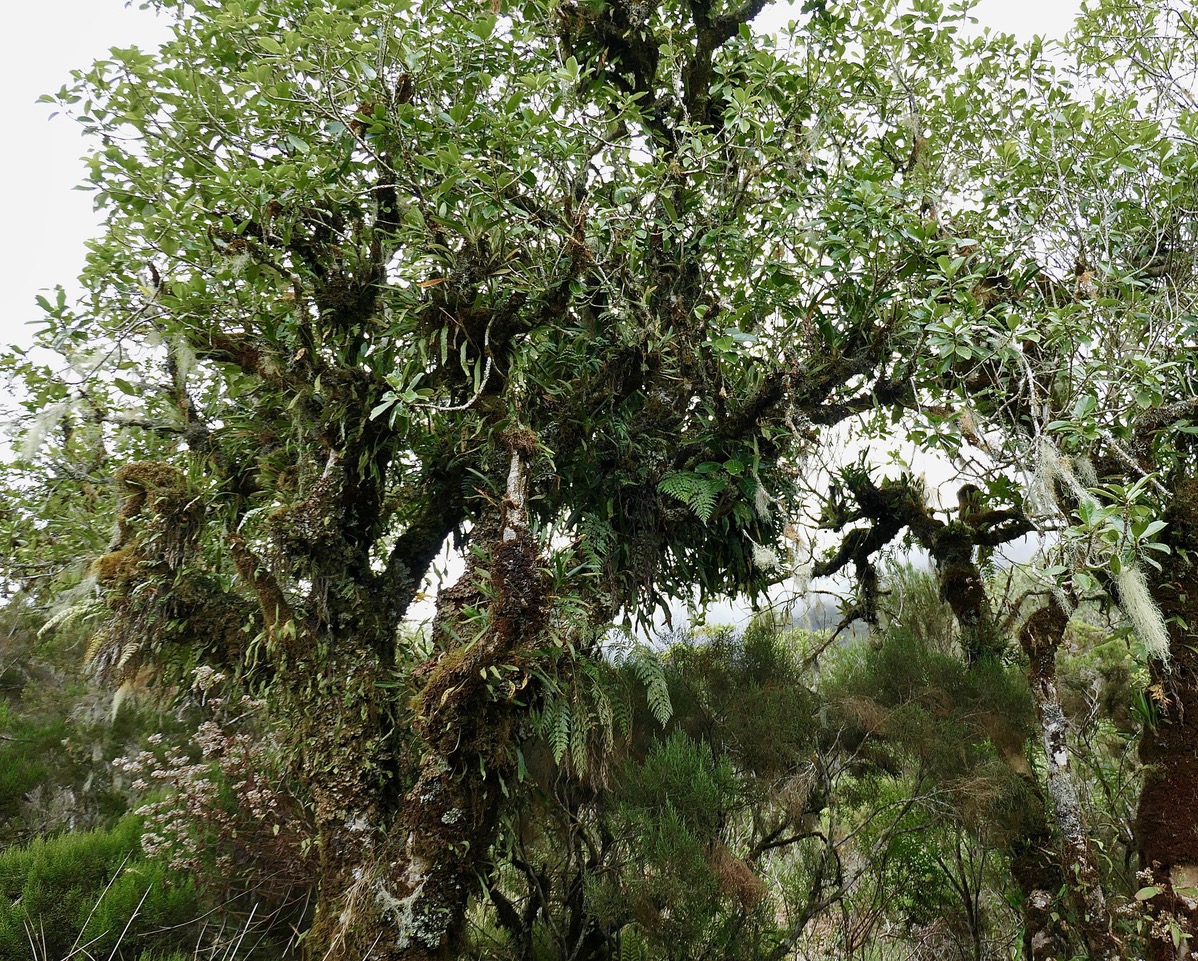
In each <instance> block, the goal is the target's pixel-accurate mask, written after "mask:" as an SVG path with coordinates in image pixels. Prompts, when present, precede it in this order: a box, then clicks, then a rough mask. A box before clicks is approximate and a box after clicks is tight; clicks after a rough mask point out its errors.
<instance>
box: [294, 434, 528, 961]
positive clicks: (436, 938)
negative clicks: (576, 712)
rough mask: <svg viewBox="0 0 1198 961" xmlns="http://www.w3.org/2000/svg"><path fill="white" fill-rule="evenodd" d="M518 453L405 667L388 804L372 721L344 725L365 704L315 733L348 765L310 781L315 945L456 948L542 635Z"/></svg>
mask: <svg viewBox="0 0 1198 961" xmlns="http://www.w3.org/2000/svg"><path fill="white" fill-rule="evenodd" d="M527 453H528V452H527V451H526V450H523V449H522V448H520V447H519V446H518V445H517V447H516V449H515V450H514V451H513V453H512V461H511V471H510V473H509V477H508V485H507V492H506V495H505V497H504V501H503V504H502V508H501V511H500V517H499V519H498V523H494V522H493V523H492V524H490V525H487V527H486V528H485V529H483V530H478V529H476V531H475V536H476V537H477V538H479V540H477V541H476V543H477V544H479V546H480V547H482V548H483V549H484V551H485V553H486V555H487V556H486V564H487V567H488V570H486V571H484V570H482V569H481V567H480V566H479V564H478V563H477V562H475V561H472V562H471V563H470V564H469V565H468V566H467V569H466V571H465V573H464V574H463V575H462V577H461V579H460V580H459V581H458V582H457V583H456V584H455V585H453V586H452V587H451V588H449V589H447V590H445V591H443V592H442V595H441V597H440V599H439V601H438V612H437V618H436V621H435V623H434V628H433V634H434V638H433V639H434V644H435V647H436V650H437V653H436V654H435V655H434V656H433V657H432V658H430V659H429V661H428V662H426V664H425V665H423V666H422V667H421V668H419V669H418V670H417V675H418V678H419V680H420V681H421V682H422V684H421V687H420V689H419V691H418V693H417V694H416V696H415V697H414V698H413V702H412V706H413V709H414V711H415V714H416V719H415V722H414V727H415V730H416V734H417V736H418V739H419V750H420V758H419V761H418V764H417V769H416V772H415V781H414V784H413V785H412V787H411V788H410V789H409V790H408V791H407V793H406V795H405V796H404V797H403V798H402V800H400V801H399V802H398V803H397V804H396V803H395V802H394V801H392V803H391V804H390V805H388V803H387V797H386V794H387V790H386V785H385V783H384V782H382V781H380V780H378V779H376V778H372V775H371V773H370V772H371V769H372V767H373V765H372V763H371V761H370V759H371V758H372V757H377V756H379V755H380V754H381V751H380V750H379V749H378V742H374V741H372V737H374V736H380V737H381V733H380V734H378V735H372V734H369V733H366V732H367V729H368V728H369V726H370V725H369V721H368V720H367V721H365V722H364V723H363V724H362V726H361V731H355V730H354V725H353V723H352V719H353V718H354V717H367V718H368V717H369V713H370V712H369V707H368V705H366V704H350V705H348V709H345V707H342V708H338V707H336V706H333V705H331V704H330V705H329V706H330V709H331V714H330V717H329V718H328V721H329V729H330V731H337V730H340V732H341V733H340V734H339V735H337V734H333V733H330V735H329V736H330V738H333V737H336V738H337V740H335V741H334V742H331V743H329V744H327V745H322V746H321V747H322V749H324V750H328V751H330V752H332V753H333V754H334V755H335V756H337V757H339V758H343V759H344V761H345V763H346V764H348V765H350V766H351V770H350V772H349V773H348V774H347V775H346V776H345V777H343V778H337V777H334V778H333V779H332V780H331V781H330V782H328V783H324V784H321V783H319V782H318V781H316V780H314V782H313V784H312V788H313V791H314V794H315V795H316V797H315V801H316V807H317V815H318V822H319V829H320V844H321V860H320V863H321V877H320V879H319V888H320V893H319V902H318V906H317V917H316V921H315V924H314V926H313V929H312V931H311V933H310V934H309V936H308V939H307V942H306V943H307V948H308V955H309V956H310V957H312V958H314V959H316V958H319V959H322V961H323V959H328V961H337V959H347V961H348V959H353V961H360V959H361V961H431V959H446V958H450V957H453V956H454V954H455V951H456V949H457V946H458V944H459V942H460V938H461V935H462V931H463V928H464V924H465V916H466V908H467V905H468V903H469V900H470V897H471V895H472V894H473V893H474V891H475V889H476V888H477V886H478V884H479V879H480V878H482V877H484V876H485V873H486V867H487V864H488V860H487V859H488V858H489V857H490V853H491V848H492V845H493V844H494V841H495V834H496V830H497V825H498V822H499V815H500V813H501V808H502V804H503V799H504V796H505V786H506V785H507V784H510V783H512V781H513V780H514V778H515V776H516V764H515V751H514V748H515V745H516V743H517V742H518V738H519V736H520V730H521V723H522V721H523V720H524V719H525V718H526V717H527V715H528V704H529V701H530V698H532V699H535V697H536V691H535V690H534V689H533V688H534V686H535V685H534V684H533V683H530V680H529V678H528V676H527V674H526V673H524V671H523V669H522V665H523V664H524V659H525V655H526V654H527V652H528V648H529V647H530V645H533V644H537V643H540V642H541V641H542V640H543V636H542V629H543V627H544V625H545V621H546V617H547V593H546V590H545V584H544V580H543V577H542V573H541V569H540V565H539V552H538V548H537V544H536V541H535V539H534V538H533V537H532V535H531V534H530V532H529V529H528V523H527V515H526V512H525V502H524V499H525V496H526V494H525V490H526V482H525V470H526V460H525V457H526V455H527ZM334 717H337V718H338V719H339V720H344V719H345V718H349V719H350V723H337V724H334V723H332V721H333V720H334ZM334 773H336V772H334Z"/></svg>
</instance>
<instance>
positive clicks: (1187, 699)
mask: <svg viewBox="0 0 1198 961" xmlns="http://www.w3.org/2000/svg"><path fill="white" fill-rule="evenodd" d="M1165 519H1166V520H1167V521H1168V524H1169V526H1168V527H1167V528H1166V529H1165V532H1164V538H1165V541H1166V543H1168V544H1169V546H1170V547H1171V548H1172V553H1171V554H1169V555H1166V556H1165V557H1164V559H1163V567H1162V570H1160V571H1158V572H1155V573H1154V574H1153V575H1152V576H1151V577H1150V578H1149V586H1150V588H1151V591H1152V595H1153V599H1154V600H1155V601H1156V603H1157V604H1158V605H1159V607H1160V610H1161V614H1162V615H1163V616H1164V618H1165V623H1166V625H1167V627H1168V630H1169V641H1170V644H1169V648H1170V650H1169V658H1168V660H1167V661H1160V660H1155V661H1153V662H1152V663H1151V665H1150V670H1151V686H1150V688H1149V691H1148V696H1147V697H1146V699H1145V700H1146V703H1148V704H1150V705H1151V706H1152V711H1153V716H1152V717H1151V718H1149V719H1148V720H1147V721H1146V723H1145V729H1144V735H1143V738H1142V739H1141V741H1140V759H1141V760H1142V761H1143V762H1144V788H1143V790H1142V792H1141V794H1140V804H1139V809H1138V811H1137V813H1136V822H1135V834H1136V843H1137V845H1138V847H1139V854H1140V867H1141V869H1142V871H1143V872H1144V875H1143V878H1144V880H1143V884H1144V886H1145V887H1155V888H1157V889H1159V893H1158V894H1157V895H1156V896H1155V897H1151V898H1149V899H1148V900H1147V901H1146V902H1145V904H1146V907H1147V910H1148V914H1149V918H1150V920H1151V925H1152V928H1151V940H1150V948H1149V958H1150V959H1151V961H1177V959H1184V958H1192V957H1194V956H1195V955H1196V954H1198V569H1196V568H1195V562H1196V560H1198V480H1195V479H1194V478H1185V479H1183V480H1182V481H1181V482H1180V483H1177V484H1176V485H1175V486H1174V489H1173V496H1172V497H1171V498H1170V504H1169V507H1168V509H1167V511H1166V514H1165Z"/></svg>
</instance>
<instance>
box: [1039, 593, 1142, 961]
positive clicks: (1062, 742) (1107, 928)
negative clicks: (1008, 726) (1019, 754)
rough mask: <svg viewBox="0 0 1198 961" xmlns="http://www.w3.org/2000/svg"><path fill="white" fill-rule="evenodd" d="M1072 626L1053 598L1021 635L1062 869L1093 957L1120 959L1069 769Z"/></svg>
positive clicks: (1081, 929) (1104, 896)
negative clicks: (1067, 675)
mask: <svg viewBox="0 0 1198 961" xmlns="http://www.w3.org/2000/svg"><path fill="white" fill-rule="evenodd" d="M1068 624H1069V618H1068V615H1066V613H1065V612H1064V611H1063V610H1062V609H1061V607H1060V605H1058V604H1057V603H1055V602H1053V601H1050V602H1049V603H1048V604H1047V605H1045V606H1044V607H1042V608H1040V609H1039V610H1037V611H1036V612H1035V613H1033V614H1032V615H1031V617H1029V618H1028V620H1027V623H1025V624H1024V626H1023V629H1022V630H1021V631H1020V633H1019V639H1020V642H1021V644H1022V645H1023V650H1024V653H1025V654H1027V658H1028V682H1029V684H1030V686H1031V689H1032V699H1033V700H1034V701H1035V704H1036V718H1037V720H1038V721H1039V723H1040V735H1041V738H1042V740H1043V744H1044V758H1045V768H1046V770H1047V779H1048V795H1049V797H1050V798H1051V799H1052V810H1053V816H1054V819H1055V821H1056V825H1057V831H1058V832H1059V833H1060V836H1061V848H1062V852H1063V867H1064V873H1065V875H1066V877H1067V879H1068V883H1069V890H1070V892H1071V894H1072V896H1073V900H1074V902H1075V908H1076V910H1077V911H1078V912H1079V914H1080V917H1079V919H1078V928H1079V931H1080V934H1081V936H1082V938H1083V939H1084V941H1085V943H1086V947H1087V949H1088V956H1089V957H1091V958H1103V959H1107V958H1109V959H1116V958H1119V957H1122V945H1121V944H1120V943H1119V941H1118V939H1117V938H1116V937H1115V936H1114V934H1113V933H1112V930H1111V915H1110V911H1109V910H1108V908H1107V903H1106V895H1105V893H1104V892H1103V889H1102V881H1101V877H1100V875H1099V872H1098V866H1097V864H1095V862H1094V852H1093V850H1092V849H1091V847H1090V834H1089V829H1088V827H1087V824H1086V818H1085V812H1084V811H1083V809H1082V804H1081V798H1080V797H1079V795H1078V791H1077V784H1076V783H1075V782H1074V780H1073V774H1072V772H1071V770H1070V768H1069V746H1068V744H1067V742H1066V734H1067V733H1068V725H1067V722H1066V720H1065V712H1064V710H1062V708H1061V700H1060V696H1059V694H1058V692H1057V650H1058V648H1059V647H1060V643H1061V639H1062V638H1063V637H1064V635H1065V628H1066V627H1067V626H1068Z"/></svg>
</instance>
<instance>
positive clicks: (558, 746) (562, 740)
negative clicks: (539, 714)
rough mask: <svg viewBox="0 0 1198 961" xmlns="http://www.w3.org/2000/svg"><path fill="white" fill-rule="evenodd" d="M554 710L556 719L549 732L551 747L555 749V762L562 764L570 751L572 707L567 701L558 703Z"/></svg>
mask: <svg viewBox="0 0 1198 961" xmlns="http://www.w3.org/2000/svg"><path fill="white" fill-rule="evenodd" d="M554 708H555V710H554V717H553V720H552V722H551V723H550V724H549V730H548V735H549V746H550V747H551V748H552V749H553V760H554V762H555V763H557V764H561V762H562V758H563V757H565V756H566V752H567V751H568V750H569V749H570V728H571V726H572V725H571V723H570V705H569V704H567V703H566V702H565V701H558V702H557V704H556V705H554Z"/></svg>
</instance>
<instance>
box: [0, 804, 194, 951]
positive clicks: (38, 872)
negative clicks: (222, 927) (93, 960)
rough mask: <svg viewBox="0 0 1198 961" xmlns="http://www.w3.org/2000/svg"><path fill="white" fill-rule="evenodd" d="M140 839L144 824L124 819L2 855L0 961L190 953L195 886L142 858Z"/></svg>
mask: <svg viewBox="0 0 1198 961" xmlns="http://www.w3.org/2000/svg"><path fill="white" fill-rule="evenodd" d="M140 838H141V823H140V821H139V820H138V819H137V818H135V817H126V818H125V819H123V820H122V821H121V822H120V823H119V824H118V825H117V826H116V827H115V828H113V829H112V830H110V831H103V830H97V831H85V832H78V833H73V834H64V835H60V836H58V837H54V838H49V839H44V838H38V839H36V840H34V841H32V842H30V843H29V844H27V845H24V846H21V847H15V848H10V849H8V850H7V851H4V852H3V853H0V894H2V895H3V897H2V898H0V961H10V959H11V961H17V959H21V961H26V959H28V958H29V957H30V953H31V951H32V952H33V956H34V957H35V958H39V959H41V958H45V959H66V958H68V957H71V956H72V954H73V953H75V952H79V954H78V956H79V957H81V958H82V957H87V956H88V955H92V956H98V957H110V956H111V957H113V958H130V959H132V958H136V957H138V956H139V955H141V954H142V953H144V952H149V951H153V952H160V953H162V954H166V953H168V952H171V951H174V950H176V949H180V950H184V951H186V947H187V946H188V945H189V944H193V943H194V938H195V936H194V932H190V931H189V926H188V924H187V922H189V921H191V920H193V919H194V918H196V917H197V916H198V915H199V914H200V913H201V910H200V908H199V905H198V902H197V899H196V895H195V891H194V889H193V887H192V885H191V882H190V881H189V880H182V879H180V878H177V877H172V876H170V874H169V873H168V871H167V869H166V868H165V867H164V866H163V865H160V864H158V863H156V862H153V861H149V860H147V859H145V858H144V857H142V855H141V846H140ZM84 948H86V951H87V953H86V954H84V953H82V950H81V949H84Z"/></svg>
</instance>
